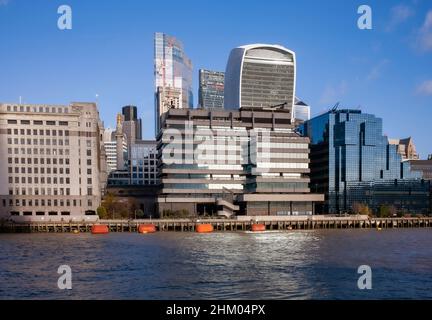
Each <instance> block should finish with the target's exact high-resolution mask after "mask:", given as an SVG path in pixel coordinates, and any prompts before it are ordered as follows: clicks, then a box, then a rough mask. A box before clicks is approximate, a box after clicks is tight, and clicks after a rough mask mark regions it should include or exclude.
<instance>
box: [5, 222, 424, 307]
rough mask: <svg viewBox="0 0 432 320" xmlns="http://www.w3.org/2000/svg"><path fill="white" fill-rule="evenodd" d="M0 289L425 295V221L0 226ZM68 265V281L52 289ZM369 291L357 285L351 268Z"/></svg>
mask: <svg viewBox="0 0 432 320" xmlns="http://www.w3.org/2000/svg"><path fill="white" fill-rule="evenodd" d="M0 241H1V248H2V250H1V252H2V253H1V255H0V281H1V283H2V286H1V287H0V298H3V299H11V298H24V299H33V298H37V299H47V298H50V299H64V298H70V299H310V298H313V299H335V298H336V299H351V298H352V299H374V298H432V296H431V293H430V292H431V289H432V275H431V274H432V246H431V244H432V233H431V232H430V231H429V230H420V229H418V230H396V231H384V232H377V231H375V230H346V231H345V230H329V231H325V230H321V231H313V230H310V231H291V232H281V233H262V234H251V233H213V234H195V233H157V234H152V235H149V234H148V235H139V234H129V233H125V234H109V235H106V236H93V235H90V234H79V235H71V234H64V235H63V234H61V235H60V234H31V235H30V234H28V235H27V234H20V235H18V234H17V235H0ZM61 264H68V265H70V266H71V268H72V271H73V279H72V282H73V290H70V291H60V290H58V289H57V279H58V276H59V275H58V274H57V268H58V266H59V265H61ZM362 264H368V265H370V266H371V267H372V269H373V281H374V282H373V288H374V289H373V290H372V291H369V292H365V291H360V290H358V289H357V279H358V276H359V275H358V274H357V267H358V266H360V265H362Z"/></svg>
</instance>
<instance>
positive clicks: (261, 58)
mask: <svg viewBox="0 0 432 320" xmlns="http://www.w3.org/2000/svg"><path fill="white" fill-rule="evenodd" d="M295 65H296V60H295V53H294V52H293V51H290V50H288V49H286V48H284V47H282V46H279V45H269V44H252V45H246V46H242V47H238V48H235V49H233V50H232V51H231V54H230V56H229V59H228V64H227V67H226V72H225V98H224V105H225V109H228V110H235V109H240V108H261V109H262V108H271V107H276V106H277V107H279V108H283V109H285V110H288V111H289V112H292V108H293V105H294V95H295V81H296V70H295ZM291 118H292V115H291Z"/></svg>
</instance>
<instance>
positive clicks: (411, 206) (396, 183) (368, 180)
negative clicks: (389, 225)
mask: <svg viewBox="0 0 432 320" xmlns="http://www.w3.org/2000/svg"><path fill="white" fill-rule="evenodd" d="M301 130H302V131H303V134H304V135H307V136H309V138H310V139H311V191H312V192H320V193H324V194H325V195H326V205H325V206H324V208H323V210H322V211H323V212H324V213H340V212H349V211H351V210H352V206H353V204H354V203H363V204H367V205H368V206H369V207H370V208H371V209H372V210H375V211H376V210H378V209H379V207H380V206H381V205H391V206H395V207H397V208H398V209H399V210H401V211H404V212H425V211H427V210H428V209H429V205H428V202H429V200H428V188H429V187H428V185H427V183H426V182H425V181H424V180H422V179H421V178H422V176H421V174H420V173H419V172H414V171H411V169H410V165H409V162H407V161H402V158H401V155H400V154H399V153H398V151H397V146H396V145H392V144H389V141H388V138H387V137H386V136H384V135H383V133H382V119H380V118H377V117H375V116H374V115H371V114H364V113H362V112H361V111H360V110H332V111H329V112H327V113H325V114H323V115H320V116H317V117H315V118H313V119H311V120H309V121H307V122H306V123H305V124H304V125H303V126H302V128H301Z"/></svg>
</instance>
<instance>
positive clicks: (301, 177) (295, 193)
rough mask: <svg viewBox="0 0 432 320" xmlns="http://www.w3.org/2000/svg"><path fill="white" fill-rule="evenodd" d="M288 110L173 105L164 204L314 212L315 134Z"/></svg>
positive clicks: (165, 131)
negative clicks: (297, 128)
mask: <svg viewBox="0 0 432 320" xmlns="http://www.w3.org/2000/svg"><path fill="white" fill-rule="evenodd" d="M293 128H294V127H293V125H292V124H291V113H290V112H289V111H284V110H280V111H270V110H266V111H265V110H256V109H246V108H242V109H241V110H238V111H234V110H231V111H229V110H228V111H225V110H221V111H219V110H217V111H216V110H184V109H171V110H169V111H168V112H167V116H166V119H165V122H164V127H163V128H162V131H161V134H160V135H159V136H158V150H159V155H158V156H159V173H160V182H161V193H160V195H159V196H158V199H157V203H158V210H159V214H160V215H161V216H164V215H165V214H166V213H167V211H178V210H187V211H188V212H189V213H190V214H195V215H223V216H230V215H232V214H238V215H251V216H263V215H264V216H268V215H311V214H313V212H314V204H315V203H316V202H320V201H323V200H324V196H323V195H320V194H312V193H311V192H310V189H309V182H310V179H309V172H310V169H309V139H308V138H304V137H301V136H299V135H298V134H296V133H295V132H294V130H293Z"/></svg>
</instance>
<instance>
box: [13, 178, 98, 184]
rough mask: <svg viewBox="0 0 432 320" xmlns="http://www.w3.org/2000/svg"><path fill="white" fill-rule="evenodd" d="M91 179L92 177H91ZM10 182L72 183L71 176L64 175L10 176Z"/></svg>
mask: <svg viewBox="0 0 432 320" xmlns="http://www.w3.org/2000/svg"><path fill="white" fill-rule="evenodd" d="M89 179H90V181H91V178H89ZM8 181H9V183H10V184H12V183H15V184H20V183H21V184H26V183H27V184H32V183H35V184H39V183H40V184H45V183H46V184H70V178H63V177H60V178H58V177H53V178H52V177H40V178H39V177H21V179H20V177H9V180H8Z"/></svg>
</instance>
